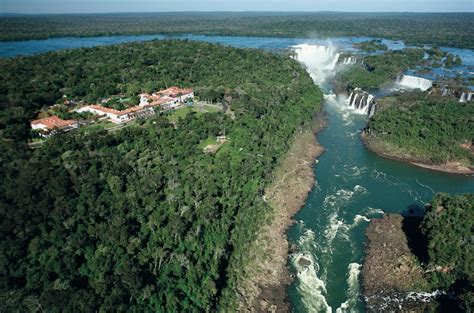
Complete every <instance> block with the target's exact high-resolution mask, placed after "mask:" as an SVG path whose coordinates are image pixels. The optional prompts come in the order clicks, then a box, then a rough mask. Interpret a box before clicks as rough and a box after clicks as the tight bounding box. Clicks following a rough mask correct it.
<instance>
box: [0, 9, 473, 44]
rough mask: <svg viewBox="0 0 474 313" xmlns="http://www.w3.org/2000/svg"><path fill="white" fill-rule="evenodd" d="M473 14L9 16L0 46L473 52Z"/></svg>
mask: <svg viewBox="0 0 474 313" xmlns="http://www.w3.org/2000/svg"><path fill="white" fill-rule="evenodd" d="M473 21H474V18H473V14H472V13H340V12H320V13H283V12H267V13H264V12H247V13H229V12H228V13H226V12H209V13H199V14H197V13H190V12H188V13H123V14H74V15H32V16H24V15H18V16H15V15H13V16H4V17H2V18H1V19H0V40H3V41H5V40H26V39H39V38H50V37H69V36H113V35H136V34H206V35H232V36H266V37H314V36H317V37H321V38H324V37H339V36H354V37H361V36H371V37H378V38H390V39H395V40H400V39H402V40H405V41H407V42H408V43H410V44H434V45H441V46H453V47H460V48H461V47H462V48H470V49H472V48H473V42H474V41H473V39H474V32H473V29H474V22H473Z"/></svg>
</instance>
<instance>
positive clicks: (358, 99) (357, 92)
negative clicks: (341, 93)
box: [346, 88, 376, 117]
mask: <svg viewBox="0 0 474 313" xmlns="http://www.w3.org/2000/svg"><path fill="white" fill-rule="evenodd" d="M374 99H375V97H374V96H373V95H371V94H369V93H367V92H365V91H362V89H360V88H355V89H354V90H353V91H352V92H351V93H350V95H349V97H348V98H347V99H346V104H347V105H348V106H349V107H350V108H351V109H353V110H354V112H355V113H358V114H364V115H367V116H369V117H372V116H373V115H374V113H375V106H376V105H375V102H374Z"/></svg>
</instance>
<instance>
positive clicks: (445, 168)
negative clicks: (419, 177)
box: [360, 132, 474, 176]
mask: <svg viewBox="0 0 474 313" xmlns="http://www.w3.org/2000/svg"><path fill="white" fill-rule="evenodd" d="M360 138H361V140H362V142H363V143H364V145H365V146H366V147H367V148H368V149H369V150H371V151H372V152H374V153H376V154H377V155H379V156H381V157H384V158H387V159H391V160H396V161H402V162H406V163H410V164H412V165H414V166H418V167H422V168H426V169H429V170H433V171H438V172H444V173H449V174H457V175H469V176H471V175H474V168H470V167H467V166H464V165H462V164H461V163H460V162H448V163H445V164H439V165H434V164H428V163H426V162H424V161H422V160H417V159H415V158H414V157H413V156H411V155H409V154H404V153H402V152H401V151H400V150H397V149H395V148H393V149H391V148H389V147H388V144H386V143H384V142H383V141H381V140H377V139H375V138H373V137H369V136H367V134H366V133H365V132H362V133H361V135H360Z"/></svg>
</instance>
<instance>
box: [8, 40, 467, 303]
mask: <svg viewBox="0 0 474 313" xmlns="http://www.w3.org/2000/svg"><path fill="white" fill-rule="evenodd" d="M166 38H169V37H165V36H161V35H156V36H116V37H94V38H54V39H48V40H35V41H23V42H22V41H18V42H3V43H0V57H10V56H15V55H19V54H26V55H28V54H36V53H41V52H45V51H52V50H60V49H66V48H78V47H91V46H97V45H107V44H117V43H121V42H129V41H143V40H150V39H158V40H159V39H166ZM173 38H175V39H187V40H200V41H207V42H214V43H221V44H226V45H232V46H237V47H245V48H260V49H266V50H270V51H279V50H280V51H281V49H293V50H294V51H295V54H296V59H298V60H299V61H300V62H302V63H303V64H304V65H305V66H306V68H307V70H308V72H309V73H310V75H311V77H312V78H313V80H314V81H315V83H316V84H318V86H320V87H321V88H322V89H323V91H324V92H325V105H324V111H325V114H326V120H327V122H328V126H327V128H325V129H324V130H323V131H321V132H320V133H319V134H318V141H319V143H320V144H321V145H322V146H324V147H325V148H326V152H325V153H324V154H323V155H322V156H321V157H320V158H319V162H318V163H317V164H315V173H316V179H317V182H316V184H315V186H314V188H313V190H312V192H311V193H310V195H309V197H308V199H307V201H306V204H305V206H304V207H303V208H302V209H301V210H300V211H299V213H298V214H297V215H296V216H295V220H296V221H297V223H296V224H295V225H294V226H293V227H292V228H291V229H290V230H289V232H288V237H289V239H290V241H291V242H292V243H294V244H296V245H297V246H298V248H299V252H298V253H296V254H294V255H292V256H290V260H289V262H290V264H291V266H292V267H293V269H294V271H295V275H296V279H295V282H294V284H293V285H291V286H290V288H289V298H290V301H291V304H292V306H293V311H294V312H364V311H365V307H364V303H363V301H362V299H361V296H360V290H359V285H360V283H359V282H360V275H359V273H360V270H361V264H362V260H363V257H364V245H365V237H364V229H365V227H366V226H367V222H368V221H370V219H371V218H374V217H378V216H380V215H381V214H382V213H384V212H385V213H400V212H406V211H408V210H409V209H410V210H418V209H421V208H422V207H423V206H424V204H426V203H427V201H429V200H430V199H431V198H432V196H433V195H434V194H435V193H436V192H448V193H464V192H474V179H473V178H470V177H464V176H456V175H448V174H443V173H438V172H433V171H429V170H425V169H422V168H418V167H414V166H411V165H408V164H405V163H401V162H397V161H392V160H387V159H383V158H381V157H379V156H377V155H376V154H374V153H372V152H370V151H368V150H367V149H366V148H365V146H364V145H363V143H362V142H361V140H360V139H359V134H360V130H361V129H362V128H363V127H364V126H365V125H366V122H367V116H368V115H371V114H374V110H375V112H376V106H374V103H375V102H374V101H376V100H374V96H373V95H370V94H367V93H364V91H360V90H353V91H352V95H339V96H338V95H335V94H334V93H333V91H332V90H333V88H332V79H333V76H334V73H335V71H337V70H338V69H340V68H341V67H344V66H349V65H350V64H354V63H355V62H357V58H356V57H344V58H342V57H341V58H340V56H341V53H340V52H339V51H340V49H343V50H344V52H346V53H347V52H349V53H354V52H355V53H357V51H356V49H354V47H353V45H354V44H355V43H358V42H362V41H365V40H367V39H370V38H354V37H341V38H333V39H332V40H331V42H332V44H329V43H328V41H327V40H319V39H303V38H256V37H225V36H195V35H187V36H176V37H173ZM383 42H384V43H385V44H387V45H388V46H389V48H390V49H402V48H404V47H405V45H404V44H403V42H400V41H390V40H383ZM449 49H450V50H449V51H450V52H453V53H455V54H458V55H460V56H461V57H462V59H463V64H467V67H462V68H458V69H456V71H463V72H464V73H465V74H466V75H470V74H469V73H470V72H471V71H472V68H473V66H474V58H473V57H472V56H473V55H474V52H473V51H471V50H462V49H454V48H449ZM463 66H464V65H463ZM438 71H439V69H438ZM448 74H449V73H448ZM394 83H397V82H394ZM398 84H399V85H401V86H405V87H408V88H419V89H425V88H429V86H430V84H431V82H430V81H429V80H426V79H421V78H420V79H419V77H413V76H410V75H408V76H403V77H400V78H399V79H398ZM471 96H472V92H466V93H465V94H464V95H463V96H462V97H461V99H460V100H463V101H468V99H470V98H471ZM348 98H349V99H348ZM414 296H416V295H414Z"/></svg>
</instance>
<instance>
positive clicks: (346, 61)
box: [342, 56, 357, 65]
mask: <svg viewBox="0 0 474 313" xmlns="http://www.w3.org/2000/svg"><path fill="white" fill-rule="evenodd" d="M356 63H357V58H356V57H354V56H350V57H345V58H344V60H343V61H342V64H343V65H352V64H356Z"/></svg>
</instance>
